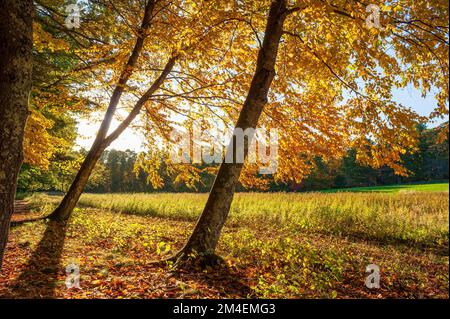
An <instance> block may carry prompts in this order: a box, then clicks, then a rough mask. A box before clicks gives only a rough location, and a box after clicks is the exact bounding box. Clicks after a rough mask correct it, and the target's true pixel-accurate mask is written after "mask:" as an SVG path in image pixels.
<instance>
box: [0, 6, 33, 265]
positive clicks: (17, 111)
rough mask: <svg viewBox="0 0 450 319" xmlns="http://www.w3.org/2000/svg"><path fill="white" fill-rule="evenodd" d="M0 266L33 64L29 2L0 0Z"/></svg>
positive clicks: (7, 228) (5, 239) (19, 157)
mask: <svg viewBox="0 0 450 319" xmlns="http://www.w3.org/2000/svg"><path fill="white" fill-rule="evenodd" d="M0 4H1V6H0V269H1V266H2V261H3V255H4V251H5V247H6V243H7V240H8V233H9V225H10V220H11V215H12V213H13V209H14V198H15V195H16V187H17V175H18V173H19V170H20V166H21V165H22V161H23V145H22V144H23V135H24V129H25V123H26V120H27V117H28V114H29V110H28V97H29V94H30V90H31V82H32V80H31V73H32V68H33V59H32V49H33V27H32V19H33V18H32V17H33V2H32V1H31V0H20V1H18V0H0Z"/></svg>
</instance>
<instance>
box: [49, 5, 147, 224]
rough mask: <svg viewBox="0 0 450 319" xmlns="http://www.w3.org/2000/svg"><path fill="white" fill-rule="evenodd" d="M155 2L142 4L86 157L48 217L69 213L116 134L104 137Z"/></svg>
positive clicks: (137, 56)
mask: <svg viewBox="0 0 450 319" xmlns="http://www.w3.org/2000/svg"><path fill="white" fill-rule="evenodd" d="M155 2H156V1H155V0H148V2H147V4H146V6H145V11H144V18H143V20H142V24H141V28H140V30H139V34H138V37H137V39H136V43H135V45H134V48H133V50H132V52H131V55H130V57H129V58H128V61H127V64H126V65H125V67H124V69H123V71H122V74H121V76H120V78H119V81H118V83H117V85H116V88H115V89H114V92H113V94H112V96H111V99H110V102H109V105H108V108H107V110H106V113H105V116H104V118H103V121H102V124H101V125H100V129H99V130H98V133H97V136H96V138H95V141H94V143H93V144H92V147H91V149H90V150H89V152H88V154H87V156H86V158H85V159H84V161H83V164H82V165H81V167H80V170H79V171H78V173H77V176H76V177H75V179H74V180H73V182H72V184H71V186H70V188H69V190H68V192H67V194H66V195H65V196H64V198H63V200H62V201H61V203H60V205H59V206H58V207H57V208H56V209H55V210H54V211H53V213H52V214H51V215H50V216H49V218H50V219H52V220H60V221H62V220H67V219H68V218H69V217H70V214H71V213H72V211H73V209H74V208H75V206H76V204H77V202H78V200H79V199H80V196H81V194H82V193H83V190H84V188H85V186H86V184H87V182H88V180H89V177H90V176H91V173H92V170H93V169H94V167H95V165H96V164H97V162H98V160H99V158H100V156H101V155H102V153H103V151H104V150H105V148H106V147H108V145H109V144H110V143H111V142H113V141H114V139H115V138H117V136H116V137H115V138H114V139H110V141H109V143H108V142H107V141H105V139H106V136H107V134H108V130H109V127H110V126H111V121H112V119H113V116H114V113H115V112H116V109H117V105H118V104H119V101H120V98H121V96H122V94H123V91H124V87H125V85H126V84H127V82H128V80H129V78H130V76H131V74H132V71H133V69H134V67H135V65H136V63H137V60H138V58H139V55H140V54H141V51H142V48H143V46H144V40H145V38H146V33H147V31H148V29H149V27H150V23H151V20H152V17H153V11H154V9H155Z"/></svg>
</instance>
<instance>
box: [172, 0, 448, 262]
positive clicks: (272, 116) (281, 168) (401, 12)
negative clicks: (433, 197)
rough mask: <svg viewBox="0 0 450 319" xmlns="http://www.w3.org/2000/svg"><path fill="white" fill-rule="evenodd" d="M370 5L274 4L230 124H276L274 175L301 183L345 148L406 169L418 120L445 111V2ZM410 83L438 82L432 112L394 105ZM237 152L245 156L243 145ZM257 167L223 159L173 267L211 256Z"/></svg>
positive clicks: (426, 88)
mask: <svg viewBox="0 0 450 319" xmlns="http://www.w3.org/2000/svg"><path fill="white" fill-rule="evenodd" d="M267 5H269V4H268V3H267ZM374 5H375V7H376V10H375V11H370V10H369V12H368V11H367V4H365V3H362V2H359V1H351V2H348V1H336V2H333V3H330V2H328V1H327V2H325V1H298V4H295V5H292V4H291V5H288V4H287V1H283V0H276V1H271V3H270V11H269V16H268V20H267V25H266V29H265V31H264V41H263V43H262V44H261V47H260V49H259V53H258V58H257V62H256V71H255V73H254V76H253V79H252V81H251V84H250V85H249V88H248V94H247V98H246V100H245V102H244V103H243V107H242V109H241V111H240V113H239V117H238V119H237V122H236V128H241V129H243V130H245V129H247V128H256V127H257V125H260V126H264V127H265V128H272V127H276V128H278V129H279V130H280V134H281V141H280V145H279V153H278V159H279V163H278V170H277V172H276V173H275V174H274V178H275V180H276V181H277V180H278V181H288V180H294V181H296V182H299V181H300V180H301V179H302V178H303V177H304V176H306V175H307V174H308V173H309V172H310V170H311V168H312V167H313V165H314V163H313V161H312V160H313V158H314V157H316V156H320V157H322V158H324V159H325V160H327V159H332V158H333V157H335V156H340V155H343V154H344V152H345V151H346V150H348V149H349V148H355V149H356V150H357V159H358V161H359V162H362V163H364V164H368V165H370V166H373V167H375V168H379V167H382V166H385V165H386V166H389V167H391V168H392V169H394V170H395V172H396V173H397V174H399V175H407V174H408V171H407V170H406V169H405V168H404V166H403V165H402V161H401V158H400V155H401V154H404V153H407V152H414V151H415V149H416V148H417V142H418V139H417V137H418V136H417V130H416V129H415V127H416V125H417V124H418V123H420V122H423V121H426V120H429V119H430V118H435V117H444V116H445V115H448V106H447V105H448V22H447V19H448V4H445V3H444V2H443V1H437V2H436V3H433V4H430V3H429V2H427V1H407V2H402V3H401V4H400V3H397V2H392V3H391V2H389V3H385V2H378V3H376V4H374ZM371 8H373V6H372V7H371ZM370 14H377V16H376V17H375V16H370ZM371 19H372V20H371ZM277 54H278V55H279V59H278V61H277ZM275 70H277V71H278V74H277V75H275ZM273 80H274V81H273ZM272 81H273V83H272ZM408 85H414V86H415V87H416V88H418V89H420V90H421V91H422V93H423V95H424V96H426V95H429V94H432V93H431V92H432V91H433V90H432V87H433V86H436V87H438V88H444V89H443V90H437V92H435V99H436V101H437V106H436V109H435V110H432V111H431V113H430V116H429V117H427V118H424V117H420V116H418V115H417V114H416V113H415V112H414V111H412V110H411V109H410V108H409V107H407V106H404V105H401V104H399V103H396V102H394V101H392V96H393V90H394V89H402V88H405V87H407V86H408ZM269 90H270V92H269ZM234 147H235V146H234V143H232V144H231V146H230V148H229V149H228V151H230V149H232V148H234ZM244 148H245V154H246V155H247V150H248V141H246V143H245V145H244ZM257 166H258V164H257V163H256V164H249V163H246V164H245V165H243V164H239V163H232V164H230V163H226V162H223V163H222V164H221V166H220V168H219V171H218V174H217V177H216V180H215V182H214V185H213V187H212V190H211V192H210V194H209V197H208V201H207V203H206V205H205V208H204V210H203V212H202V214H201V216H200V218H199V220H198V222H197V224H196V226H195V229H194V231H193V233H192V235H191V236H190V238H189V240H188V242H187V244H186V245H185V246H184V248H183V249H182V250H181V251H180V252H179V253H177V254H176V255H175V256H174V257H172V258H169V260H172V261H175V262H176V263H175V265H182V264H183V263H184V262H185V261H186V260H187V259H190V258H200V259H202V260H205V261H206V262H207V263H211V262H212V263H214V262H216V261H217V256H216V255H215V250H216V246H217V243H218V241H219V238H220V233H221V230H222V228H223V226H224V224H225V221H226V219H227V216H228V214H229V211H230V206H231V203H232V200H233V194H234V191H235V187H236V184H237V183H238V181H239V179H241V182H242V183H243V184H248V185H258V183H257V182H255V180H258V179H259V180H261V178H260V177H258V176H256V172H257ZM243 168H245V169H244V170H243ZM242 173H243V174H242ZM263 182H264V181H263Z"/></svg>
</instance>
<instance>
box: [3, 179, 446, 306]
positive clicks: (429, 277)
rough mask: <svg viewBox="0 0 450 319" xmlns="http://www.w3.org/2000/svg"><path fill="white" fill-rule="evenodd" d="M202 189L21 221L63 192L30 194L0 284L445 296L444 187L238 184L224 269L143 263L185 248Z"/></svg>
mask: <svg viewBox="0 0 450 319" xmlns="http://www.w3.org/2000/svg"><path fill="white" fill-rule="evenodd" d="M447 185H448V184H447ZM447 187H448V186H447ZM206 198H207V195H206V194H106V195H94V194H85V195H83V196H82V198H81V200H80V204H79V206H78V208H77V209H76V211H75V212H74V214H73V216H72V218H71V219H70V221H69V222H68V223H67V225H61V224H57V223H53V222H48V221H45V220H41V221H36V222H31V223H21V222H20V221H21V220H24V219H29V218H32V217H38V216H43V215H45V214H47V213H48V212H50V210H51V209H52V208H53V207H54V205H55V204H56V203H57V202H58V201H59V200H60V197H56V196H47V195H33V196H31V197H28V198H26V203H27V205H28V206H29V207H32V212H31V213H28V212H23V213H18V214H16V216H15V217H14V220H15V223H14V224H13V228H12V231H11V236H10V243H9V244H8V251H7V256H6V259H5V260H6V262H5V267H4V268H5V269H4V272H3V274H1V275H0V295H2V296H15V297H59V298H89V297H91V298H92V297H94V298H218V297H232V298H438V297H440V298H448V289H449V278H448V271H449V257H448V256H449V253H448V249H449V246H448V238H449V200H448V192H445V191H443V192H439V191H438V192H436V191H429V192H420V191H406V192H393V193H376V192H367V193H366V192H363V193H351V192H342V193H306V194H262V193H243V194H237V196H236V198H235V201H234V203H233V206H232V210H231V215H230V218H229V220H228V222H227V225H226V227H225V229H224V232H223V236H222V238H221V241H220V243H219V248H218V250H219V253H220V255H222V256H223V257H224V259H225V261H226V264H225V265H223V267H222V268H221V269H218V270H217V269H206V270H199V271H196V272H183V271H182V272H173V271H171V269H170V267H159V266H155V265H153V264H151V263H150V261H153V260H157V259H160V258H163V257H164V256H168V255H170V254H171V253H173V252H175V251H176V250H177V249H179V248H181V246H182V245H183V243H184V242H185V241H186V239H187V237H188V236H189V234H190V232H191V230H192V228H193V226H194V224H195V220H196V218H197V217H198V215H199V214H200V212H201V209H202V207H203V205H204V203H205V201H206ZM70 263H76V264H79V265H80V273H81V288H82V289H81V290H77V289H71V290H68V289H67V288H66V286H65V278H66V274H65V267H66V265H68V264H70ZM369 264H376V265H378V266H379V267H380V270H381V287H380V289H373V290H370V289H368V288H366V287H365V284H364V281H365V278H366V276H367V274H366V273H365V268H366V266H367V265H369Z"/></svg>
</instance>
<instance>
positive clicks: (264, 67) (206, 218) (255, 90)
mask: <svg viewBox="0 0 450 319" xmlns="http://www.w3.org/2000/svg"><path fill="white" fill-rule="evenodd" d="M287 13H288V11H287V8H286V0H274V1H273V2H272V5H271V8H270V12H269V17H268V20H267V26H266V31H265V36H264V42H263V45H262V47H261V49H260V51H259V55H258V60H257V65H256V71H255V75H254V77H253V80H252V83H251V86H250V90H249V93H248V96H247V99H246V101H245V103H244V106H243V108H242V111H241V113H240V116H239V119H238V122H237V124H236V128H241V129H242V130H244V131H245V130H246V129H247V128H256V126H257V124H258V120H259V117H260V116H261V113H262V111H263V108H264V106H265V105H266V104H267V96H268V92H269V89H270V86H271V83H272V80H273V78H274V76H275V63H276V58H277V54H278V47H279V43H280V40H281V37H282V34H283V24H284V21H285V19H286V15H287ZM248 146H249V140H248V139H246V140H245V142H244V154H245V158H246V157H247V153H248ZM235 150H236V139H233V140H232V142H231V143H230V146H229V148H228V150H227V152H230V151H233V157H235V154H236V152H235ZM233 162H234V163H226V162H225V161H223V162H222V164H221V166H220V168H219V172H218V174H217V177H216V179H215V181H214V185H213V187H212V189H211V192H210V194H209V197H208V201H207V203H206V206H205V208H204V210H203V213H202V215H201V216H200V219H199V220H198V222H197V225H196V227H195V229H194V232H193V233H192V235H191V237H190V238H189V240H188V242H187V244H186V245H185V247H184V248H183V249H182V250H181V251H180V252H179V253H178V254H177V255H176V256H175V257H174V259H175V260H176V261H177V262H176V265H177V264H178V265H180V264H181V263H183V262H184V261H185V260H186V259H189V256H192V255H194V256H199V257H202V258H201V259H203V260H206V262H207V263H211V262H213V263H214V262H215V261H216V260H217V257H216V255H215V249H216V246H217V243H218V241H219V237H220V232H221V230H222V228H223V225H224V224H225V221H226V219H227V217H228V214H229V211H230V206H231V202H232V201H233V196H234V192H235V187H236V185H237V183H238V181H239V176H240V174H241V170H242V167H243V164H242V163H235V162H236V161H233Z"/></svg>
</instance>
